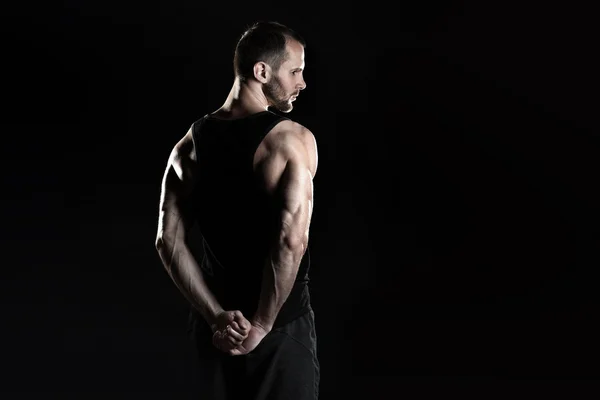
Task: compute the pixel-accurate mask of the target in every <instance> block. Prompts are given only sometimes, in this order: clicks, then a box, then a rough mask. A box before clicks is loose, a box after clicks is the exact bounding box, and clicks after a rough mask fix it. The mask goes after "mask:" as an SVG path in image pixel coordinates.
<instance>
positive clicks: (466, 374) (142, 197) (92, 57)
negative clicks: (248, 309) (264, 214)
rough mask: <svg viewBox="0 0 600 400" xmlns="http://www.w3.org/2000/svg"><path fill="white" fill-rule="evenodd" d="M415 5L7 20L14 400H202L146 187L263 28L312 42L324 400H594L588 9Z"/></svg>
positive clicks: (6, 188)
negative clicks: (563, 385)
mask: <svg viewBox="0 0 600 400" xmlns="http://www.w3.org/2000/svg"><path fill="white" fill-rule="evenodd" d="M40 3H41V2H40ZM413 3H418V5H410V6H409V5H402V4H394V5H393V7H392V3H389V4H388V5H387V6H386V5H384V4H383V3H380V4H377V3H375V2H368V3H365V4H363V5H358V4H356V5H350V4H347V5H345V6H344V7H338V8H336V7H331V8H330V10H329V11H327V10H326V9H325V8H323V7H319V8H314V6H312V5H309V4H303V3H289V2H286V3H281V4H264V3H261V4H258V3H248V4H246V5H244V6H240V5H228V4H226V3H225V2H216V3H214V4H208V3H204V2H191V1H175V2H168V3H167V2H159V3H151V2H141V1H140V2H127V3H125V2H116V1H114V2H75V1H63V2H62V3H60V4H55V5H52V6H51V5H49V4H46V3H44V4H35V3H33V4H32V3H22V4H21V5H19V6H12V7H11V8H10V9H8V8H4V9H3V11H2V16H3V23H2V32H1V33H2V35H1V37H2V42H1V44H2V46H1V48H0V49H1V51H2V70H3V74H2V78H3V79H2V97H3V106H2V118H1V123H2V125H1V128H2V146H1V147H0V149H1V156H2V164H3V171H2V172H3V173H2V207H1V208H0V209H1V213H2V231H3V234H2V243H3V246H2V247H3V252H2V254H3V262H2V265H3V269H2V270H3V271H2V272H3V274H2V275H3V279H2V287H1V290H2V297H3V302H2V310H1V311H2V314H1V315H2V327H3V328H2V332H3V334H2V336H3V342H2V343H3V345H4V346H3V347H4V348H3V350H2V358H3V363H4V364H5V365H6V369H5V372H4V379H3V381H4V383H3V385H2V386H3V389H2V390H3V391H6V393H7V394H11V396H6V398H28V395H31V398H33V397H36V396H37V395H36V394H35V393H36V392H37V393H38V394H39V393H45V394H46V395H47V394H58V393H62V395H61V396H60V398H65V397H66V395H67V393H71V394H73V395H74V398H79V399H82V398H85V399H88V398H103V399H104V398H116V397H119V396H121V395H122V396H123V397H127V398H172V399H191V398H194V391H195V387H194V373H195V368H197V365H196V364H195V362H194V359H193V357H192V356H191V344H190V343H189V341H188V338H187V333H186V328H187V326H186V317H187V305H186V303H185V301H184V300H183V298H182V297H181V296H180V295H179V293H178V292H177V290H176V289H175V287H174V285H173V284H172V283H171V281H170V280H169V278H168V276H167V274H166V273H165V272H164V270H163V269H162V265H161V263H160V260H159V258H158V255H157V254H156V251H155V249H154V238H155V233H156V223H157V216H158V214H157V211H158V208H157V207H158V200H159V193H160V180H161V178H162V172H163V170H164V167H165V165H166V161H167V157H168V155H169V152H170V150H171V148H172V146H173V145H174V144H175V143H176V141H177V140H179V138H180V137H181V136H182V135H183V134H184V133H185V132H186V130H187V129H188V127H189V126H190V124H191V123H192V122H193V121H195V120H196V119H198V118H199V117H201V116H202V115H204V114H205V113H206V112H209V111H212V110H214V109H216V108H218V107H219V106H220V105H221V104H222V102H223V101H224V99H225V97H226V95H227V93H228V91H229V89H230V86H231V83H232V78H233V76H232V71H231V59H232V55H233V48H234V46H235V42H236V40H237V38H238V37H239V35H240V34H241V32H242V31H243V30H244V29H245V28H246V27H247V26H248V25H249V24H251V23H252V22H254V21H255V20H258V19H273V20H278V21H280V22H282V23H285V24H287V25H289V26H291V27H292V28H294V29H296V30H297V31H299V32H300V33H301V34H302V35H303V36H304V37H305V38H306V40H307V41H308V47H307V50H306V72H305V78H306V81H307V85H308V87H307V89H306V90H305V91H304V93H303V95H302V96H301V97H300V98H299V100H298V101H297V102H296V103H295V106H296V107H295V110H294V111H293V113H292V114H291V116H292V117H293V118H294V119H296V120H297V121H299V122H301V123H303V124H304V125H306V126H307V127H308V128H310V129H311V130H312V131H313V133H314V134H315V136H316V139H317V142H318V146H319V156H320V158H319V171H318V173H317V176H316V178H315V196H316V199H315V209H314V217H313V225H312V230H311V239H310V240H311V242H310V245H311V249H312V252H311V255H312V258H311V259H312V262H313V265H312V282H311V285H312V293H313V306H314V309H315V312H316V318H317V320H316V322H317V329H318V331H319V352H320V358H321V367H322V385H321V388H322V391H321V393H322V398H323V399H333V398H357V399H360V398H386V399H387V398H401V397H403V398H406V397H407V393H408V390H409V388H414V387H415V386H413V385H412V384H413V383H416V384H420V383H422V382H430V381H444V382H454V381H456V382H463V381H464V380H465V379H475V380H480V379H486V380H494V379H496V380H497V379H544V380H558V379H560V380H567V379H596V378H597V377H598V376H599V375H600V370H599V367H598V363H597V362H596V361H597V359H598V356H599V355H600V352H599V351H598V350H599V349H598V343H597V339H596V338H597V336H598V333H599V331H598V328H597V327H596V326H595V322H596V318H597V315H598V303H599V301H598V300H599V295H598V290H597V287H598V278H599V273H598V266H599V259H600V257H599V255H598V250H599V246H598V239H599V234H598V233H599V231H598V223H599V222H600V215H599V212H598V208H597V205H598V204H599V201H600V192H599V190H598V179H597V176H598V171H599V166H600V162H599V160H598V157H597V153H598V151H599V150H600V143H599V136H598V128H599V124H598V119H597V108H598V107H597V106H598V101H597V93H598V89H599V85H598V70H599V66H600V65H599V63H598V61H597V58H596V54H595V53H597V39H598V28H597V21H596V20H595V19H594V14H593V12H592V8H591V6H590V8H589V9H586V8H583V7H580V6H576V5H575V4H571V3H570V5H569V6H566V5H565V4H562V5H561V6H560V7H559V6H558V5H556V6H552V5H549V4H547V3H540V4H532V3H529V5H523V4H519V5H516V4H515V5H512V4H510V3H506V2H494V3H493V4H490V2H476V1H469V2H439V4H438V3H435V2H431V1H424V2H413ZM480 3H486V5H485V6H484V5H481V4H480ZM321 6H324V4H322V5H321ZM328 7H329V6H328ZM409 384H411V385H409ZM419 387H420V388H422V389H424V388H425V387H421V386H419ZM427 388H430V386H427ZM422 389H420V390H422ZM389 390H393V391H392V392H391V393H392V394H391V395H390V394H385V393H388V392H387V391H389ZM431 390H433V389H431ZM484 397H485V396H484ZM36 398H37V397H36Z"/></svg>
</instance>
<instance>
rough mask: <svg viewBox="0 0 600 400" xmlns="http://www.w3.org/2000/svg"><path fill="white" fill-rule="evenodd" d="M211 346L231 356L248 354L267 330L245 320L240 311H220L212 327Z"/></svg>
mask: <svg viewBox="0 0 600 400" xmlns="http://www.w3.org/2000/svg"><path fill="white" fill-rule="evenodd" d="M211 328H212V331H213V337H212V342H213V345H214V346H215V347H216V348H217V349H219V350H221V351H223V352H225V353H227V354H229V355H232V356H239V355H243V354H248V353H250V352H251V351H252V350H254V349H255V348H256V346H258V344H259V343H260V342H261V341H262V340H263V339H264V337H265V336H266V335H267V333H269V332H268V330H267V329H265V328H263V327H262V326H260V325H258V324H256V323H252V322H250V321H249V320H247V319H246V318H245V317H244V315H243V314H242V312H241V311H238V310H236V311H221V312H220V313H219V314H218V315H217V317H216V320H215V323H214V324H213V325H212V327H211Z"/></svg>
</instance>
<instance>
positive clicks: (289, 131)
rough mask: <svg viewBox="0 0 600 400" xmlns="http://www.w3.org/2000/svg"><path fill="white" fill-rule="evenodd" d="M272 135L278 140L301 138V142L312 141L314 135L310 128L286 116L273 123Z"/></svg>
mask: <svg viewBox="0 0 600 400" xmlns="http://www.w3.org/2000/svg"><path fill="white" fill-rule="evenodd" d="M272 133H274V135H273V136H277V137H278V138H279V139H280V140H285V141H287V140H291V141H295V140H301V141H302V142H306V141H308V142H313V141H314V135H313V133H312V132H311V130H310V129H308V128H307V127H306V126H304V125H302V124H301V123H299V122H296V121H294V120H292V119H289V118H286V119H284V120H282V121H281V122H279V123H278V124H277V125H275V126H274V127H273V129H272Z"/></svg>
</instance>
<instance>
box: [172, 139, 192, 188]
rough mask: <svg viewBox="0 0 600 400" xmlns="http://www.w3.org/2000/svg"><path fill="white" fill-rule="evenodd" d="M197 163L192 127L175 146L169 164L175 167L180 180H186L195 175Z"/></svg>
mask: <svg viewBox="0 0 600 400" xmlns="http://www.w3.org/2000/svg"><path fill="white" fill-rule="evenodd" d="M195 165H196V149H195V145H194V139H193V136H192V127H190V129H188V131H187V133H186V134H185V135H184V136H183V137H182V138H181V139H180V140H179V141H178V142H177V143H176V144H175V146H173V150H172V151H171V155H170V157H169V166H168V167H173V168H174V170H175V172H176V173H177V176H178V177H179V179H180V180H182V181H185V180H188V179H191V178H192V177H193V173H194V170H195Z"/></svg>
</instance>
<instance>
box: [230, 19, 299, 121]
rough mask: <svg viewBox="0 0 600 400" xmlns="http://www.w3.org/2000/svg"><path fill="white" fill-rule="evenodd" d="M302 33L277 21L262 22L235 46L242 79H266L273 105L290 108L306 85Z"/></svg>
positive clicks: (265, 88)
mask: <svg viewBox="0 0 600 400" xmlns="http://www.w3.org/2000/svg"><path fill="white" fill-rule="evenodd" d="M305 47H306V43H305V41H304V39H302V37H300V35H298V34H297V33H296V32H294V31H293V30H291V29H290V28H288V27H286V26H284V25H282V24H279V23H277V22H258V23H256V24H254V25H253V26H252V27H250V28H249V29H248V30H246V32H244V34H243V35H242V37H241V38H240V40H239V41H238V44H237V46H236V49H235V55H234V61H233V64H234V71H235V75H236V77H237V78H238V79H239V80H240V82H242V83H246V82H249V81H251V80H255V81H258V82H260V83H262V88H263V93H264V94H265V97H266V98H267V100H268V101H269V105H270V106H273V107H275V108H276V109H278V110H279V111H282V112H290V111H291V110H292V108H293V106H292V101H294V100H295V98H296V96H298V94H299V93H300V91H301V90H303V89H304V88H305V87H306V83H305V82H304V78H303V75H302V72H303V70H304V49H305Z"/></svg>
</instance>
